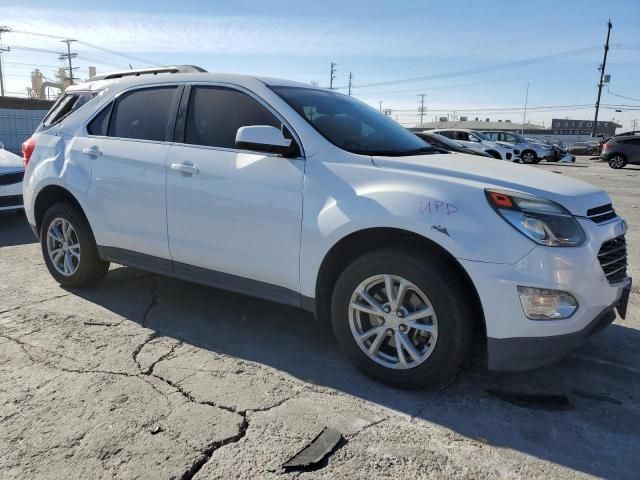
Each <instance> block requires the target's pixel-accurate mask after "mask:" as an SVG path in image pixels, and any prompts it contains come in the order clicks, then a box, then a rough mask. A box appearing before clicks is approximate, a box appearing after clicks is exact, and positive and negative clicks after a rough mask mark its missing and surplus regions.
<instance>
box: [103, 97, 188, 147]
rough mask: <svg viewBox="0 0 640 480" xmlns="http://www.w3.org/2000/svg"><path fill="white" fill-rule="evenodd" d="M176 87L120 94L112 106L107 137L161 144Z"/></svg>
mask: <svg viewBox="0 0 640 480" xmlns="http://www.w3.org/2000/svg"><path fill="white" fill-rule="evenodd" d="M176 91H177V87H174V86H172V87H159V88H148V89H144V90H134V91H132V92H128V93H125V94H123V95H122V96H121V97H120V98H118V99H117V100H116V102H115V104H114V106H113V111H112V113H111V120H110V121H109V130H108V135H109V136H110V137H118V138H135V139H139V140H156V141H163V140H165V139H166V134H167V124H168V123H169V115H170V113H171V107H172V105H173V99H174V97H175V94H176Z"/></svg>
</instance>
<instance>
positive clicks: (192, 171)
mask: <svg viewBox="0 0 640 480" xmlns="http://www.w3.org/2000/svg"><path fill="white" fill-rule="evenodd" d="M171 170H176V171H178V172H182V173H185V174H187V175H197V174H198V173H200V169H199V168H198V167H196V166H195V165H193V164H191V163H186V162H185V163H172V164H171Z"/></svg>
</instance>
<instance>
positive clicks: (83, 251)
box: [40, 202, 109, 288]
mask: <svg viewBox="0 0 640 480" xmlns="http://www.w3.org/2000/svg"><path fill="white" fill-rule="evenodd" d="M58 218H61V219H64V220H66V221H67V222H69V223H70V224H71V225H72V226H73V229H74V230H75V232H76V235H77V239H78V243H79V245H80V260H79V263H78V265H77V269H76V271H75V273H73V274H72V275H64V274H62V273H60V272H59V271H58V270H57V269H56V268H55V267H54V265H53V261H52V259H51V258H50V256H49V253H48V250H47V232H48V229H49V226H50V225H51V222H53V221H54V220H56V219H58ZM40 247H41V249H42V256H43V257H44V261H45V264H46V265H47V268H48V269H49V273H51V275H52V276H53V278H55V279H56V281H57V282H58V283H59V284H60V285H62V286H63V287H69V288H82V287H89V286H92V285H95V284H96V283H98V282H99V281H100V280H102V279H103V278H104V276H105V275H106V274H107V271H108V270H109V262H105V261H104V260H102V259H101V258H100V256H99V255H98V248H97V246H96V241H95V239H94V237H93V232H92V231H91V227H90V226H89V222H88V221H87V219H86V217H85V216H84V214H83V213H82V211H80V210H79V209H78V208H77V207H76V206H74V205H72V204H70V203H67V202H60V203H56V204H54V205H52V206H51V207H49V209H48V210H47V211H46V212H45V214H44V217H43V219H42V225H41V227H40Z"/></svg>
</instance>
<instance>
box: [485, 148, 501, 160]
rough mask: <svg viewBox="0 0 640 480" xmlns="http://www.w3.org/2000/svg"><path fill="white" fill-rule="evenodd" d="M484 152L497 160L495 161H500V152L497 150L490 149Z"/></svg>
mask: <svg viewBox="0 0 640 480" xmlns="http://www.w3.org/2000/svg"><path fill="white" fill-rule="evenodd" d="M486 152H487V153H488V154H489V155H491V156H492V157H493V158H495V159H497V160H502V155H500V152H498V151H497V150H494V149H492V148H490V149H489V150H486Z"/></svg>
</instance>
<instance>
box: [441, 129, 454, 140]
mask: <svg viewBox="0 0 640 480" xmlns="http://www.w3.org/2000/svg"><path fill="white" fill-rule="evenodd" d="M437 133H438V135H442V136H443V137H447V138H450V139H452V140H453V139H454V138H455V136H456V132H453V131H451V130H445V131H442V132H437Z"/></svg>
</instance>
